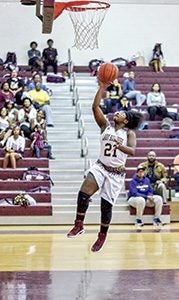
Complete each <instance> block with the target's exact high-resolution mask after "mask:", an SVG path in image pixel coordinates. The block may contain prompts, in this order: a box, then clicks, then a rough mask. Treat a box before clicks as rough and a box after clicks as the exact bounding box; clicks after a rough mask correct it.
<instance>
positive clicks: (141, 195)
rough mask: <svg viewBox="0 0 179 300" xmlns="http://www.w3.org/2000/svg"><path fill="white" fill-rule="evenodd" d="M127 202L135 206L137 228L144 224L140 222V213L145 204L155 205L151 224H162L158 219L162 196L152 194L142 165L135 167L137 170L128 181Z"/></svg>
mask: <svg viewBox="0 0 179 300" xmlns="http://www.w3.org/2000/svg"><path fill="white" fill-rule="evenodd" d="M128 203H129V205H131V206H133V207H135V208H136V221H135V225H136V226H137V227H138V229H139V228H141V226H143V225H144V224H143V222H142V215H143V213H144V209H145V206H148V207H155V215H154V218H153V224H154V225H155V226H156V225H157V226H159V225H161V224H162V222H161V220H160V215H161V212H162V205H163V201H162V197H161V196H159V195H154V194H153V189H152V185H151V183H150V180H149V179H148V178H147V176H146V175H145V168H144V167H143V166H142V165H140V166H138V167H137V171H136V173H135V175H134V176H133V178H132V180H131V182H130V185H129V199H128Z"/></svg>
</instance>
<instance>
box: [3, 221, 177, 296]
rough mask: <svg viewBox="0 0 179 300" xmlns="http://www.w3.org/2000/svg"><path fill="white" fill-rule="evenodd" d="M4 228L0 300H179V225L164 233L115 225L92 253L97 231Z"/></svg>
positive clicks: (96, 227) (165, 227)
mask: <svg viewBox="0 0 179 300" xmlns="http://www.w3.org/2000/svg"><path fill="white" fill-rule="evenodd" d="M69 228H70V226H24V227H23V226H1V227H0V233H1V243H0V253H1V256H0V300H26V299H28V300H31V299H32V300H36V299H38V300H59V299H60V300H61V299H62V300H118V299H119V300H132V299H135V300H144V299H145V300H146V299H147V300H153V299H160V300H161V299H171V300H173V299H179V296H178V295H179V224H178V223H172V224H169V225H165V226H164V227H163V229H162V231H161V232H155V231H154V230H153V227H152V226H150V225H148V226H145V227H144V229H143V231H142V232H141V233H137V232H136V231H135V228H134V226H133V225H129V226H127V225H112V226H111V228H110V231H109V234H108V239H107V241H106V244H105V245H104V247H103V249H102V251H100V252H99V253H93V252H91V250H90V248H91V245H92V244H93V242H94V241H95V239H96V236H97V232H98V226H86V228H85V229H86V233H85V234H84V235H81V236H79V237H77V238H75V239H68V238H66V233H67V232H68V230H69Z"/></svg>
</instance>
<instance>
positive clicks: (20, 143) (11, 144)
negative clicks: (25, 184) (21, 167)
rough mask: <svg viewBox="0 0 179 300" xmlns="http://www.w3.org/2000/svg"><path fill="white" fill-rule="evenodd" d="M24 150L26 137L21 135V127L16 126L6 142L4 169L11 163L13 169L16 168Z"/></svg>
mask: <svg viewBox="0 0 179 300" xmlns="http://www.w3.org/2000/svg"><path fill="white" fill-rule="evenodd" d="M24 150H25V138H24V137H22V136H21V135H20V127H18V126H16V127H14V128H13V131H12V135H11V136H10V137H9V138H8V140H7V143H6V147H5V156H4V159H3V169H6V168H7V167H8V165H9V163H10V165H11V167H12V168H13V169H16V161H17V160H18V159H21V158H22V157H23V153H24Z"/></svg>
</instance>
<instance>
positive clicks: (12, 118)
mask: <svg viewBox="0 0 179 300" xmlns="http://www.w3.org/2000/svg"><path fill="white" fill-rule="evenodd" d="M4 107H5V108H6V110H7V115H8V120H9V123H10V126H11V127H14V126H16V125H17V121H18V109H17V108H16V107H15V104H14V102H13V101H12V100H9V101H6V103H5V105H4Z"/></svg>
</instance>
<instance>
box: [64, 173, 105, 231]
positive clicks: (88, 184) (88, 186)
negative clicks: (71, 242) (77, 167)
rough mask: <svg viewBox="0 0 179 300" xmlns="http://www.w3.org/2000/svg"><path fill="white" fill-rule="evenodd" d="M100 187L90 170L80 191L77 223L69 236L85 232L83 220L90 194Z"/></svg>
mask: <svg viewBox="0 0 179 300" xmlns="http://www.w3.org/2000/svg"><path fill="white" fill-rule="evenodd" d="M98 189H99V187H98V184H97V182H96V179H95V177H94V176H93V174H92V173H90V172H89V173H88V175H87V177H86V178H85V180H84V182H83V184H82V186H81V188H80V191H79V193H78V198H77V209H76V218H75V224H74V227H73V228H72V229H71V230H70V231H69V232H68V234H67V237H75V236H77V235H79V234H81V233H83V232H84V229H83V221H84V218H85V214H86V211H87V209H88V206H89V200H90V196H92V195H93V194H94V193H95V192H96V191H97V190H98Z"/></svg>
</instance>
